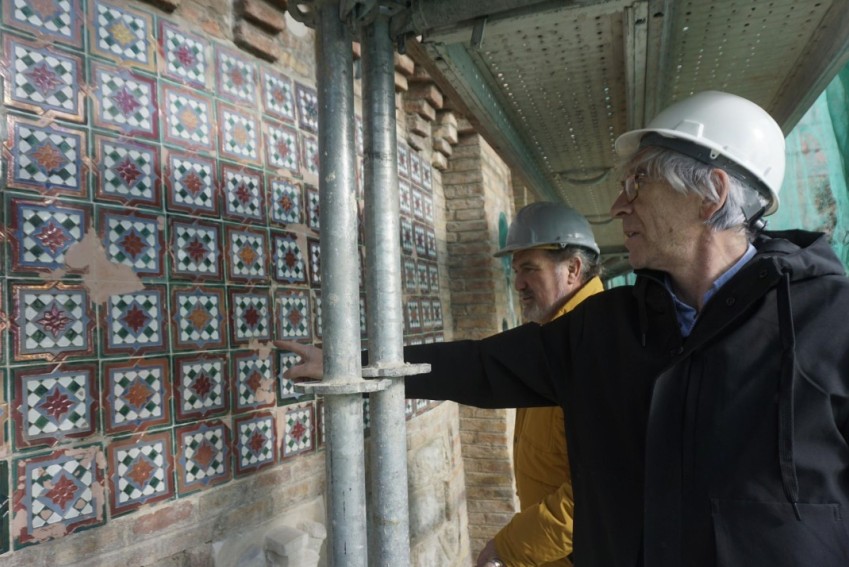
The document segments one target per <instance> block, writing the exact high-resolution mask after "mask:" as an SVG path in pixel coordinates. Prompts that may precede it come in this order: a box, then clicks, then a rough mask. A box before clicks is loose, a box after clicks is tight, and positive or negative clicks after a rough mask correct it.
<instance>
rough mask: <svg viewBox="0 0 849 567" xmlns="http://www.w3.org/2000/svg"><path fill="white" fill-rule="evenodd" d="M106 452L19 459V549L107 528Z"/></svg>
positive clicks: (15, 505)
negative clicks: (74, 534) (93, 528)
mask: <svg viewBox="0 0 849 567" xmlns="http://www.w3.org/2000/svg"><path fill="white" fill-rule="evenodd" d="M102 462H103V449H102V448H101V446H100V445H88V446H83V447H75V448H73V449H60V450H58V451H52V452H50V453H46V454H42V455H34V456H30V457H26V458H21V459H15V461H14V467H13V468H14V473H13V478H15V479H17V482H16V488H15V491H14V497H13V501H12V510H13V514H14V517H13V519H12V522H11V524H12V526H13V528H12V536H13V538H14V543H15V548H20V547H24V546H27V545H32V544H34V543H40V542H44V541H47V540H50V539H56V538H59V537H63V536H66V535H68V534H71V533H74V532H78V531H81V530H83V529H86V528H91V527H95V526H100V525H103V524H104V523H105V522H106V516H105V511H104V500H103V499H104V494H105V493H106V487H105V486H104V482H103V477H104V467H103V465H101V464H99V463H102Z"/></svg>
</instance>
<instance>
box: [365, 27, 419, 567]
mask: <svg viewBox="0 0 849 567" xmlns="http://www.w3.org/2000/svg"><path fill="white" fill-rule="evenodd" d="M361 35H362V38H361V39H362V69H363V118H364V120H363V124H364V129H365V131H364V135H365V155H364V160H365V162H364V168H365V206H366V215H365V216H366V251H367V258H366V267H367V271H366V286H367V293H368V312H367V317H368V328H369V366H370V367H378V368H380V367H387V366H388V367H393V366H400V365H401V364H403V360H404V335H403V326H404V323H403V321H404V320H403V310H402V307H401V247H400V244H399V238H398V234H399V224H400V221H399V216H398V215H399V212H398V209H399V205H398V171H397V167H398V166H397V161H396V151H397V150H396V143H397V140H396V133H395V69H394V62H393V53H394V46H393V43H392V39H391V37H390V35H389V18H388V17H387V16H386V15H379V16H377V18H376V19H375V20H374V21H373V22H372V23H370V24H368V25H366V26H365V27H364V28H363V30H362V34H361ZM370 407H371V431H372V435H371V491H370V497H371V501H370V503H369V504H370V505H369V556H370V557H371V558H372V564H373V565H381V566H383V565H385V566H387V567H389V566H392V567H394V566H397V565H409V564H410V535H409V515H408V506H407V437H406V420H405V416H404V383H403V380H399V379H395V380H393V381H392V383H391V385H389V386H388V387H387V389H385V390H383V391H381V392H376V393H373V394H371V403H370Z"/></svg>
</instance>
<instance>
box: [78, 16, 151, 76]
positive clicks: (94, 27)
mask: <svg viewBox="0 0 849 567" xmlns="http://www.w3.org/2000/svg"><path fill="white" fill-rule="evenodd" d="M153 37H154V36H153V16H151V15H150V14H147V13H145V12H141V11H140V10H135V9H132V8H128V7H126V6H124V5H120V6H119V5H116V4H111V3H108V2H103V1H102V0H91V2H90V3H89V27H88V38H89V49H90V50H91V53H93V54H95V55H100V56H101V57H105V58H107V59H110V60H112V61H114V62H116V63H118V64H120V65H130V66H133V67H137V68H140V69H145V70H147V71H153V70H155V69H156V60H155V59H154V53H155V52H156V47H155V45H154V42H153Z"/></svg>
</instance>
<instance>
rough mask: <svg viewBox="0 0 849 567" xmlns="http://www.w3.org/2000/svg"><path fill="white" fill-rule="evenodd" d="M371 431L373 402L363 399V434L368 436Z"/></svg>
mask: <svg viewBox="0 0 849 567" xmlns="http://www.w3.org/2000/svg"><path fill="white" fill-rule="evenodd" d="M370 430H371V400H370V399H369V398H363V432H364V433H365V434H366V435H368V434H369V433H370Z"/></svg>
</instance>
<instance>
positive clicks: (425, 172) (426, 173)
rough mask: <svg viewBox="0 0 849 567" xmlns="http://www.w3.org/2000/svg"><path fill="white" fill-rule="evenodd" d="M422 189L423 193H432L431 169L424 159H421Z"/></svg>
mask: <svg viewBox="0 0 849 567" xmlns="http://www.w3.org/2000/svg"><path fill="white" fill-rule="evenodd" d="M422 187H423V188H424V190H425V191H427V192H431V191H433V168H432V167H431V166H430V164H429V163H428V162H427V160H426V159H425V158H422Z"/></svg>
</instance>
